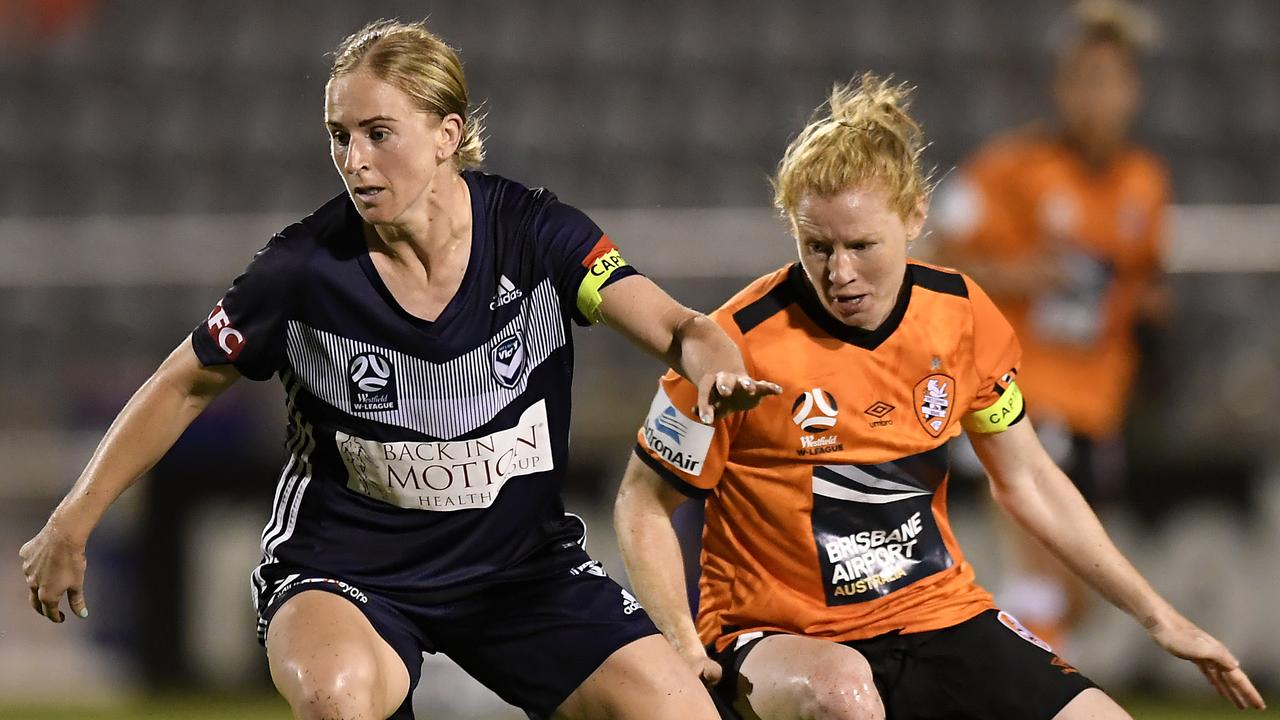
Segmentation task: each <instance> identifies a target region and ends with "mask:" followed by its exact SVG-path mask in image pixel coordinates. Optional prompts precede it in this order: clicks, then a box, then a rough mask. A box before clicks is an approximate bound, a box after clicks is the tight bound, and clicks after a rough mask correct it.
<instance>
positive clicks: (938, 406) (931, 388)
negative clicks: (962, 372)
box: [915, 373, 956, 437]
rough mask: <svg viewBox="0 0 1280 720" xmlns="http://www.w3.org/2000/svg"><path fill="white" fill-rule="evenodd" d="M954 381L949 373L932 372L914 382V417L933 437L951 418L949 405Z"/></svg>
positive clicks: (952, 395) (944, 427) (939, 432)
mask: <svg viewBox="0 0 1280 720" xmlns="http://www.w3.org/2000/svg"><path fill="white" fill-rule="evenodd" d="M955 387H956V381H955V379H954V378H952V377H951V376H950V375H943V374H942V373H934V374H932V375H930V376H929V377H927V378H925V379H923V380H921V381H920V382H919V383H917V384H916V390H915V410H916V419H917V420H919V421H920V424H921V425H923V426H924V429H925V431H926V432H928V433H929V434H930V435H932V436H934V437H938V436H939V435H941V434H942V431H943V430H945V429H946V427H947V421H948V420H950V419H951V405H952V403H953V402H954V401H955V395H956V390H955Z"/></svg>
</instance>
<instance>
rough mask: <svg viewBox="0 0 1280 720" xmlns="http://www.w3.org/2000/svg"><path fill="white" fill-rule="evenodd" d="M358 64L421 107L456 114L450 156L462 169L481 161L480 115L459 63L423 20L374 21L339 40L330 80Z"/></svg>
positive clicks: (443, 114) (482, 144) (439, 112)
mask: <svg viewBox="0 0 1280 720" xmlns="http://www.w3.org/2000/svg"><path fill="white" fill-rule="evenodd" d="M361 69H363V70H367V71H369V72H370V73H372V74H373V76H374V77H376V78H378V79H379V80H381V81H383V82H385V83H388V84H390V85H393V86H395V87H396V88H398V89H400V91H401V92H403V93H405V94H406V95H408V96H409V97H410V98H412V99H413V101H414V102H415V103H416V104H417V105H418V108H419V109H421V110H422V111H424V112H429V113H434V114H436V115H439V116H440V117H444V116H445V115H448V114H450V113H456V114H457V115H458V116H459V117H461V118H462V121H463V128H462V139H461V140H460V141H459V142H458V149H457V151H456V152H455V153H454V155H453V157H454V161H455V162H456V163H457V165H458V167H460V168H462V167H477V166H479V165H480V163H482V162H483V161H484V138H483V137H482V134H483V131H484V128H483V126H482V124H481V120H482V117H481V116H480V115H479V114H478V113H476V112H474V111H471V110H470V108H469V107H468V101H467V79H466V77H465V76H464V75H463V74H462V63H461V62H460V61H459V60H458V55H457V53H456V52H454V50H453V48H451V47H449V45H448V44H446V43H445V41H444V40H442V39H440V37H439V36H438V35H436V34H435V33H433V32H431V31H430V30H428V29H427V26H426V24H425V23H423V22H416V23H402V22H399V21H396V20H376V21H374V22H371V23H369V24H368V25H365V26H364V27H363V28H361V29H360V30H359V31H358V32H356V33H355V34H353V35H351V36H350V37H348V38H346V39H345V40H343V41H342V42H341V43H340V44H339V45H338V49H337V50H335V51H334V53H333V68H332V69H331V70H330V71H329V79H330V80H332V79H333V78H335V77H339V76H341V75H347V74H349V73H352V72H355V71H356V70H361Z"/></svg>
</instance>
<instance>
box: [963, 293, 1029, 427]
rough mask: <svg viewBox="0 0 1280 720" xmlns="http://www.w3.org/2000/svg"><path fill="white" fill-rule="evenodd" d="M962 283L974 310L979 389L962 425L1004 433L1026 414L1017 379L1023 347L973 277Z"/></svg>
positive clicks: (975, 361)
mask: <svg viewBox="0 0 1280 720" xmlns="http://www.w3.org/2000/svg"><path fill="white" fill-rule="evenodd" d="M965 282H966V283H967V284H968V286H969V302H970V305H971V307H972V309H973V364H974V370H975V372H976V373H977V377H978V391H977V393H976V394H975V395H974V399H973V403H972V404H971V405H970V406H969V409H968V413H967V414H966V415H965V417H964V419H963V425H964V428H965V429H966V430H968V431H970V432H980V433H997V432H1003V431H1005V430H1008V429H1009V428H1010V427H1012V426H1013V425H1014V424H1016V423H1018V422H1019V421H1021V420H1022V418H1023V416H1024V415H1025V414H1026V407H1025V403H1024V400H1023V397H1022V391H1021V390H1020V389H1019V388H1018V382H1017V377H1018V368H1019V366H1020V365H1021V363H1022V347H1021V346H1020V345H1019V344H1018V338H1017V336H1016V335H1015V334H1014V332H1013V327H1012V326H1010V325H1009V321H1008V320H1006V319H1005V317H1004V315H1003V314H1001V312H1000V310H999V309H998V308H996V306H995V303H993V302H991V298H990V297H988V296H987V294H986V293H985V292H984V291H983V290H982V288H980V287H978V284H977V283H975V282H973V280H971V279H969V278H967V277H966V278H965Z"/></svg>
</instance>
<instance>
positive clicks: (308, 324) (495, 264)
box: [191, 172, 635, 600]
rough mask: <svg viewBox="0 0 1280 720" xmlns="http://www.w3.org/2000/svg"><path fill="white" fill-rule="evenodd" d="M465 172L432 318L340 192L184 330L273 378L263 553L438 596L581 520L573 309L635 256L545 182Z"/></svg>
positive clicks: (224, 358) (504, 569)
mask: <svg viewBox="0 0 1280 720" xmlns="http://www.w3.org/2000/svg"><path fill="white" fill-rule="evenodd" d="M463 177H464V179H465V180H466V182H467V187H468V188H469V189H470V193H471V212H472V242H471V256H470V260H469V262H468V264H467V269H466V274H465V275H464V277H463V280H462V284H461V286H460V287H459V289H458V292H457V294H456V295H455V296H454V298H453V299H452V300H451V301H450V302H449V303H448V305H447V306H446V307H445V308H444V310H443V311H442V312H441V313H440V315H439V317H438V318H437V319H436V320H435V321H430V322H429V321H426V320H422V319H420V318H417V317H415V316H413V315H411V314H409V313H408V312H407V311H405V310H404V309H403V308H402V307H401V306H400V305H399V304H398V303H397V302H396V301H395V299H394V298H393V297H392V296H391V293H390V292H389V291H388V289H387V287H386V285H384V284H383V282H382V280H381V278H380V276H379V275H378V273H377V271H376V270H375V268H374V266H373V262H372V260H371V259H370V257H369V251H368V247H367V245H366V243H365V239H364V234H363V224H362V220H361V218H360V216H359V214H358V213H357V212H356V209H355V207H354V206H353V205H352V204H351V201H350V199H349V198H348V197H347V196H346V195H345V194H344V195H341V196H339V197H336V198H334V199H333V200H331V201H329V202H328V203H326V204H325V205H324V206H323V207H321V208H320V209H319V210H317V211H316V212H315V213H313V214H312V215H310V216H308V217H306V218H305V219H303V220H302V221H301V222H299V223H295V224H293V225H290V226H289V227H288V228H286V229H285V230H284V231H283V232H281V233H280V234H278V235H276V236H275V237H274V238H272V239H271V241H270V242H269V243H267V246H266V247H265V248H263V249H262V250H261V251H260V252H259V253H258V254H257V255H256V256H255V257H254V259H253V262H252V263H251V264H250V265H249V268H248V269H247V270H246V271H245V273H244V274H243V275H241V276H240V277H239V278H237V279H236V281H235V284H234V285H233V286H232V287H231V289H230V290H228V291H227V293H226V295H225V296H224V297H223V298H222V300H221V301H220V302H219V303H218V305H217V306H216V307H215V308H214V310H213V312H212V313H211V314H210V315H209V317H208V319H207V320H206V321H205V322H204V323H202V324H201V325H199V326H198V327H197V328H196V329H195V331H194V332H193V333H192V336H191V337H192V344H193V346H194V348H195V352H196V354H197V355H198V356H199V358H200V361H201V362H202V363H204V364H205V365H217V364H225V363H232V364H234V365H235V367H236V369H237V370H239V372H240V373H241V374H243V375H245V376H246V377H249V378H252V379H255V380H265V379H268V378H270V377H272V376H274V375H279V377H280V379H281V381H282V382H283V383H284V387H285V392H286V397H287V406H288V412H289V429H288V442H287V445H288V451H289V457H288V459H287V461H286V463H285V466H284V469H283V470H282V472H281V474H280V479H279V484H278V486H277V489H276V496H275V504H274V512H273V513H272V516H271V518H270V520H269V521H268V523H267V527H266V529H265V530H264V531H263V536H262V549H263V564H264V565H268V564H271V563H276V562H281V563H286V564H289V565H294V566H303V567H308V568H314V569H317V570H322V571H325V572H327V573H331V574H333V575H335V576H337V577H341V578H343V579H344V580H347V581H349V582H351V583H353V584H358V585H360V586H362V587H365V588H368V589H371V590H375V591H378V592H381V593H384V594H387V595H389V596H393V597H402V598H407V599H414V598H420V599H423V600H430V599H431V598H433V597H447V596H451V595H453V594H456V593H459V592H465V591H467V590H469V589H470V588H473V587H479V586H481V585H483V584H488V583H490V582H499V581H506V580H515V579H521V578H524V577H530V576H532V575H535V574H537V573H539V572H542V570H541V567H540V562H541V561H540V560H538V558H541V557H544V556H546V555H547V553H545V552H540V551H544V550H546V549H548V548H552V547H554V546H556V545H558V544H561V545H562V544H565V543H571V542H573V541H574V540H576V539H577V536H578V535H579V534H580V533H581V531H582V530H581V526H580V525H579V524H578V521H577V520H575V519H573V518H568V519H566V516H565V513H564V508H563V506H562V504H561V500H560V487H561V483H562V478H563V477H564V472H565V469H566V466H567V456H568V439H569V414H570V397H569V394H570V387H571V383H572V377H573V348H572V344H571V339H570V333H569V320H570V319H573V320H575V321H576V322H578V323H579V324H583V325H585V324H589V323H591V322H592V321H594V320H595V319H596V318H595V317H594V316H595V315H596V313H597V311H598V305H599V298H600V296H599V291H600V289H602V288H603V287H605V286H607V285H608V284H609V283H611V282H614V281H616V280H618V279H621V278H623V277H626V276H628V275H632V274H635V270H634V269H632V268H631V267H630V266H628V265H627V264H626V262H625V261H624V260H623V259H622V258H621V256H620V254H619V253H618V251H617V249H616V248H615V247H614V246H613V244H612V243H611V242H610V241H609V239H608V237H606V236H605V235H604V234H603V233H602V232H601V231H600V229H599V228H598V227H596V225H595V224H594V223H593V222H592V221H591V220H590V219H589V218H587V216H586V215H584V214H583V213H581V212H580V211H578V210H576V209H574V208H572V207H570V206H568V205H565V204H563V203H561V202H559V201H558V200H557V199H556V197H555V195H553V194H552V193H550V192H548V191H546V190H540V189H539V190H530V189H529V188H526V187H524V186H523V185H520V184H518V183H515V182H512V181H510V180H507V179H505V178H501V177H498V176H496V175H488V174H484V173H478V172H464V173H463ZM261 569H262V568H261V567H260V568H259V569H258V570H257V571H255V573H254V583H255V585H257V586H258V587H256V588H255V589H256V590H257V591H259V592H260V591H262V590H263V589H264V588H263V587H262V585H263V583H264V581H263V580H262V575H261ZM257 594H258V593H255V596H256V595H257Z"/></svg>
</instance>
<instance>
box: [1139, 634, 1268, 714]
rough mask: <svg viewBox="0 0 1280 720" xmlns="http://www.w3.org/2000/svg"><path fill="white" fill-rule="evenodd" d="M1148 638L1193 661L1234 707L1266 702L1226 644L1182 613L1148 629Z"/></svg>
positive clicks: (1255, 705) (1184, 658) (1260, 708)
mask: <svg viewBox="0 0 1280 720" xmlns="http://www.w3.org/2000/svg"><path fill="white" fill-rule="evenodd" d="M1148 632H1150V633H1151V637H1152V638H1153V639H1154V640H1155V641H1156V642H1157V643H1158V644H1159V645H1160V647H1162V648H1164V649H1165V650H1168V651H1169V652H1170V653H1172V654H1173V655H1176V656H1178V657H1180V658H1182V659H1183V660H1190V661H1191V662H1193V663H1195V664H1196V665H1197V666H1198V667H1199V668H1200V672H1202V673H1204V676H1205V677H1206V678H1208V679H1209V682H1210V683H1212V684H1213V687H1214V688H1216V689H1217V690H1218V693H1219V694H1221V695H1222V696H1223V697H1225V698H1226V699H1228V700H1230V701H1231V702H1232V703H1234V704H1235V706H1236V707H1237V708H1240V709H1242V710H1243V709H1247V708H1257V709H1259V710H1262V709H1264V708H1266V707H1267V704H1266V703H1265V702H1264V701H1263V700H1262V695H1261V694H1259V693H1258V690H1257V689H1256V688H1254V687H1253V683H1252V682H1251V681H1250V680H1249V676H1248V675H1246V674H1245V673H1244V670H1243V669H1241V667H1240V662H1239V661H1238V660H1236V658H1235V656H1234V655H1232V654H1231V651H1230V650H1228V649H1227V646H1226V645H1223V644H1222V643H1221V642H1218V640H1217V639H1216V638H1214V637H1213V636H1212V635H1210V634H1209V633H1207V632H1205V631H1204V630H1201V629H1200V628H1199V627H1196V625H1195V624H1194V623H1192V622H1191V621H1190V620H1187V619H1186V618H1184V617H1182V616H1181V615H1177V616H1175V617H1174V618H1172V619H1170V620H1168V621H1165V622H1161V623H1158V624H1156V625H1155V626H1153V627H1151V628H1149V630H1148Z"/></svg>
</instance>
